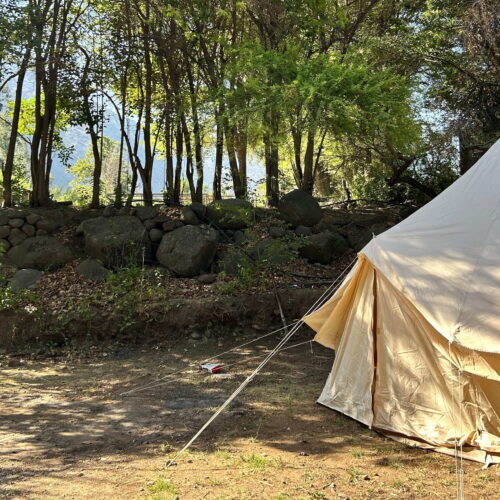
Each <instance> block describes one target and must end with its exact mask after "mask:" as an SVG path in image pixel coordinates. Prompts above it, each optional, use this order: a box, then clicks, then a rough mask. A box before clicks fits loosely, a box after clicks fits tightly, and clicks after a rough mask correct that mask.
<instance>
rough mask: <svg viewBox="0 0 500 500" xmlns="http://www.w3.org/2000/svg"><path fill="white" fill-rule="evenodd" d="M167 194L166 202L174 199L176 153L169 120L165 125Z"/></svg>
mask: <svg viewBox="0 0 500 500" xmlns="http://www.w3.org/2000/svg"><path fill="white" fill-rule="evenodd" d="M165 183H166V186H165V192H166V198H167V199H166V202H167V204H168V203H170V202H171V201H172V200H173V198H174V152H173V147H172V123H171V122H170V120H169V119H167V122H166V123H165Z"/></svg>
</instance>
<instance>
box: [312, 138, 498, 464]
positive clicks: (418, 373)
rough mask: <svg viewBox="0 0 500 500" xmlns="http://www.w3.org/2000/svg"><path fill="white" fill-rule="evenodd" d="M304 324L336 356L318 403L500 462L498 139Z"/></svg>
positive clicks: (381, 240)
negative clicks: (314, 332)
mask: <svg viewBox="0 0 500 500" xmlns="http://www.w3.org/2000/svg"><path fill="white" fill-rule="evenodd" d="M306 323H307V324H308V325H309V326H311V327H312V328H313V329H314V330H315V331H316V332H317V334H316V336H315V340H316V341H318V342H320V343H321V344H323V345H325V346H327V347H330V348H333V349H335V350H336V360H335V362H334V365H333V368H332V372H331V373H330V376H329V378H328V380H327V383H326V385H325V388H324V390H323V392H322V394H321V396H320V398H319V402H320V403H322V404H324V405H326V406H328V407H330V408H333V409H336V410H338V411H341V412H343V413H345V414H347V415H349V416H351V417H353V418H355V419H357V420H359V421H361V422H363V423H365V424H367V425H370V426H371V427H374V428H376V429H379V430H381V431H384V432H386V433H387V434H388V435H390V436H392V437H395V438H396V437H397V438H398V439H402V440H406V441H407V442H411V443H412V444H417V445H420V446H427V447H429V446H430V447H434V448H436V449H439V450H440V451H443V450H444V451H447V450H448V451H450V449H453V447H454V446H455V444H456V443H457V442H459V443H461V444H463V445H464V446H466V447H467V449H468V450H472V452H471V453H469V454H466V453H464V457H466V458H472V459H476V460H481V461H497V460H500V141H498V142H497V143H496V144H495V145H494V146H493V147H492V148H491V149H490V151H489V152H488V153H487V154H486V155H485V156H484V157H483V158H482V159H481V160H480V161H479V162H478V164H476V166H474V167H473V168H472V169H471V170H470V171H469V172H468V173H467V174H465V175H464V176H463V177H461V178H460V179H459V180H458V181H457V182H456V183H454V184H453V185H452V186H451V187H450V188H448V189H447V190H446V191H445V192H443V193H442V194H441V195H440V196H438V197H437V198H435V199H434V200H433V201H432V202H430V203H429V204H428V205H426V206H425V207H424V208H422V209H421V210H419V211H418V212H416V213H415V214H413V215H412V216H411V217H409V218H408V219H406V220H405V221H403V222H402V223H400V224H398V225H397V226H395V227H394V228H392V229H390V230H389V231H387V232H385V233H383V234H382V235H380V236H378V237H377V238H375V239H374V240H372V242H371V243H370V244H368V245H367V246H366V247H365V248H364V249H363V251H362V252H361V253H360V255H359V259H358V263H357V264H356V266H355V268H354V269H353V270H352V271H351V273H350V274H349V275H348V277H347V278H346V280H345V281H344V283H343V284H342V286H341V287H340V288H339V290H338V291H337V293H336V294H335V295H334V297H333V298H332V299H330V300H329V301H328V302H327V303H326V304H325V305H324V306H323V307H322V308H321V309H319V310H318V311H316V312H314V313H313V314H311V315H309V316H308V317H307V318H306ZM474 450H475V451H474Z"/></svg>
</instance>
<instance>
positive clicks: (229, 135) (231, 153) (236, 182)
mask: <svg viewBox="0 0 500 500" xmlns="http://www.w3.org/2000/svg"><path fill="white" fill-rule="evenodd" d="M224 121H225V124H224V131H225V133H226V150H227V156H228V159H229V170H230V172H231V178H232V180H233V189H234V195H235V196H236V198H240V199H244V198H245V197H246V192H245V189H244V186H243V185H242V183H241V178H240V171H239V168H238V160H237V157H236V149H235V145H234V142H235V137H234V135H235V130H234V127H231V126H229V122H228V120H227V118H225V119H224Z"/></svg>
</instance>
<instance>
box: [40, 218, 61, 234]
mask: <svg viewBox="0 0 500 500" xmlns="http://www.w3.org/2000/svg"><path fill="white" fill-rule="evenodd" d="M36 228H37V229H42V230H43V231H46V232H47V233H53V232H54V231H55V230H56V229H57V223H56V222H55V221H53V220H51V219H40V220H39V221H38V222H37V223H36Z"/></svg>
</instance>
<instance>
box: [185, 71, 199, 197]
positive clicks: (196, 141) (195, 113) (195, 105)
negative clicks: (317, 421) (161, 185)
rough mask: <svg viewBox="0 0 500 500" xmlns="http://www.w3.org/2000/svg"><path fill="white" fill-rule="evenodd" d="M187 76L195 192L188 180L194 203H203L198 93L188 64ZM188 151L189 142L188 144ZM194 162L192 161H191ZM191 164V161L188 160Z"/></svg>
mask: <svg viewBox="0 0 500 500" xmlns="http://www.w3.org/2000/svg"><path fill="white" fill-rule="evenodd" d="M186 69H187V76H188V82H189V91H190V92H189V95H190V98H191V113H192V117H193V137H194V158H195V168H196V188H195V189H194V192H193V190H192V188H191V182H192V181H191V179H189V178H188V180H189V182H190V184H189V187H190V189H191V198H192V199H193V201H198V202H200V203H201V202H203V145H202V140H201V129H200V121H199V118H198V101H197V99H196V95H197V91H196V88H195V85H194V80H193V74H192V72H191V67H190V65H189V63H188V65H187V67H186ZM186 150H187V142H186ZM191 161H192V160H191ZM188 162H189V159H188Z"/></svg>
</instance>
